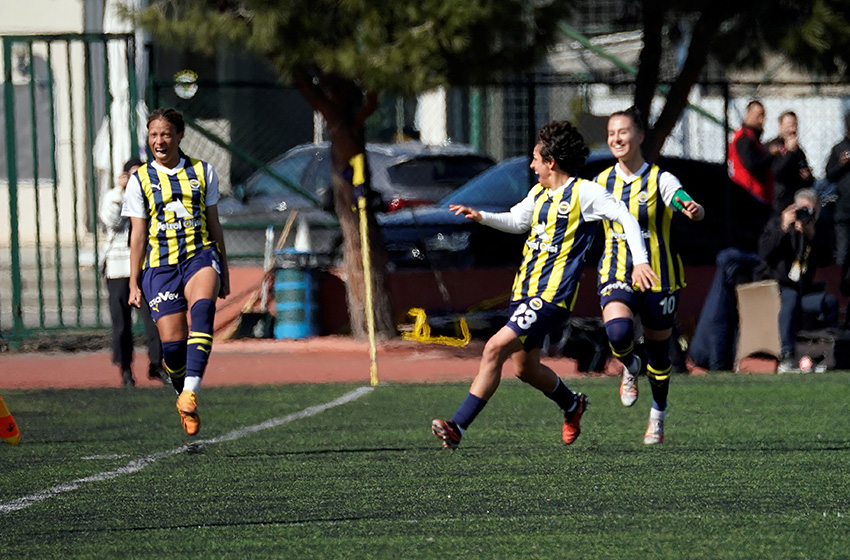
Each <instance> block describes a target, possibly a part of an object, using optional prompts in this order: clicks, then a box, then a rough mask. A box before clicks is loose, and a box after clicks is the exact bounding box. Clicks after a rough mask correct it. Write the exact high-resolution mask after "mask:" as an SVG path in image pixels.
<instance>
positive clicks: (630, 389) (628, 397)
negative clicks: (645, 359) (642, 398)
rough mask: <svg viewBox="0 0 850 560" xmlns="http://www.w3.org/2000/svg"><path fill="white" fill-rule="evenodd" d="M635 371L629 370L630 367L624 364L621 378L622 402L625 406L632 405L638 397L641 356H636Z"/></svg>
mask: <svg viewBox="0 0 850 560" xmlns="http://www.w3.org/2000/svg"><path fill="white" fill-rule="evenodd" d="M634 359H635V363H636V364H637V366H636V367H635V371H634V372H631V371H629V368H627V367H626V366H623V375H622V377H621V378H620V402H621V403H623V406H632V405H633V404H635V402H637V399H638V386H637V383H638V372H639V371H640V358H638V357H637V356H635V357H634Z"/></svg>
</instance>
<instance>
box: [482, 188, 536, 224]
mask: <svg viewBox="0 0 850 560" xmlns="http://www.w3.org/2000/svg"><path fill="white" fill-rule="evenodd" d="M533 214H534V196H532V194H531V192H529V193H528V195H526V197H525V198H523V199H522V200H520V201H519V202H517V203H516V204H514V205H513V207H511V209H510V210H509V211H508V212H481V223H482V224H484V225H485V226H489V227H491V228H494V229H498V230H500V231H505V232H508V233H525V232H527V231H528V230H529V229H531V217H532V215H533Z"/></svg>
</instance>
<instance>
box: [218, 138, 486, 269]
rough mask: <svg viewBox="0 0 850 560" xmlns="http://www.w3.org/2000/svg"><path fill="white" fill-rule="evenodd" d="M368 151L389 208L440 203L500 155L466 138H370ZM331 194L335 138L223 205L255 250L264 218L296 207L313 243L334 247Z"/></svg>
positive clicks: (263, 174)
mask: <svg viewBox="0 0 850 560" xmlns="http://www.w3.org/2000/svg"><path fill="white" fill-rule="evenodd" d="M366 154H367V158H368V162H369V168H370V171H371V185H372V189H373V191H375V192H376V193H378V194H379V195H380V197H381V202H382V204H381V206H382V207H383V208H385V209H386V210H387V211H389V212H392V211H395V210H398V209H401V208H408V207H413V206H422V205H429V204H434V203H436V202H438V201H439V200H440V199H442V198H443V197H445V196H446V195H448V194H450V193H451V192H452V191H454V190H455V189H456V188H458V187H459V186H461V185H463V184H464V183H465V182H467V181H468V180H469V179H471V178H472V177H474V176H476V175H478V174H479V173H481V172H482V171H484V170H485V169H487V168H489V167H491V166H493V165H494V163H495V162H494V161H493V159H492V158H490V157H489V156H487V155H485V154H482V153H481V152H479V151H477V150H474V149H473V148H471V147H469V146H465V145H461V144H447V145H442V146H429V145H425V144H422V143H420V142H406V143H403V144H367V146H366ZM332 201H333V194H332V188H331V165H330V144H329V143H328V142H324V143H321V144H305V145H300V146H296V147H294V148H292V149H290V150H288V151H287V152H286V153H284V154H283V155H281V156H279V157H277V158H275V159H274V160H272V161H271V162H270V163H269V164H268V165H267V169H261V170H259V171H257V172H256V173H254V174H253V175H252V176H251V177H249V178H248V180H247V181H245V183H243V184H240V185H237V186H235V187H234V189H233V194H232V195H231V196H227V197H223V198H222V199H221V201H220V202H219V205H218V206H219V215H220V219H221V222H222V225H223V226H224V228H225V230H230V231H232V230H234V229H237V230H240V228H244V230H243V231H240V234H239V236H238V242H239V243H240V245H248V246H251V247H252V249H251V252H262V246H263V234H262V226H265V225H277V226H280V225H282V224H283V223H285V221H286V219H287V217H288V215H289V213H290V212H291V211H292V210H294V209H297V210H298V212H299V220H301V221H304V222H305V223H307V224H308V225H309V227H310V231H311V241H312V247H311V249H312V250H313V251H316V252H322V253H331V252H333V251H335V248H336V247H337V246H338V245H339V241H340V233H339V227H338V224H337V222H336V218H335V216H334V214H333V212H332V210H333V203H332ZM252 230H253V234H251V231H252ZM232 237H233V238H234V239H236V238H237V236H236V235H235V234H232ZM228 244H230V240H228ZM236 252H241V251H239V249H237V251H236Z"/></svg>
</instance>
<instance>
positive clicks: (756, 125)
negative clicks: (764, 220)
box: [729, 100, 779, 204]
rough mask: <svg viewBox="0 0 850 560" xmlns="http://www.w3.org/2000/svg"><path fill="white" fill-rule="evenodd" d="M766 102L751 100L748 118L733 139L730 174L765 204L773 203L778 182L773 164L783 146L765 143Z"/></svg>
mask: <svg viewBox="0 0 850 560" xmlns="http://www.w3.org/2000/svg"><path fill="white" fill-rule="evenodd" d="M764 118H765V114H764V105H762V104H761V102H760V101H756V100H753V101H750V102H749V103H748V104H747V112H746V114H745V115H744V122H743V124H742V125H741V128H739V129H738V130H737V131H735V134H734V135H733V136H732V141H731V142H729V177H730V178H731V179H732V182H734V183H735V184H736V185H738V186H740V187H741V188H743V189H744V190H746V191H747V192H749V193H750V194H752V195H753V196H754V197H756V198H757V199H758V200H760V201H761V202H764V203H765V204H772V203H773V195H774V192H773V190H774V185H773V171H772V169H771V165H772V164H773V159H774V156H775V155H776V154H778V153H779V146H777V145H775V144H769V145H768V146H765V145H764V144H762V143H761V135H762V132H763V131H764Z"/></svg>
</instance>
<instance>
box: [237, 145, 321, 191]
mask: <svg viewBox="0 0 850 560" xmlns="http://www.w3.org/2000/svg"><path fill="white" fill-rule="evenodd" d="M315 157H316V155H315V153H314V152H313V151H303V152H301V153H298V154H295V155H286V154H285V155H284V156H283V157H279V158H277V159H276V160H273V161H272V162H270V163H269V164H268V169H269V170H270V171H271V172H272V173H269V172H268V171H266V170H261V171H258V172H257V173H254V175H252V176H251V177H250V178H249V179H248V181H247V184H246V186H247V192H248V193H249V194H250V196H263V195H274V196H277V195H288V194H291V193H292V189H291V188H287V187H289V186H298V185H299V184H300V182H301V175H302V174H303V173H304V170H305V169H306V168H307V165H308V164H309V163H310V162H312V161H313V160H314V159H315ZM273 174H274V175H277V176H278V177H279V178H278V177H275V176H274V175H273ZM281 179H282V181H281Z"/></svg>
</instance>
